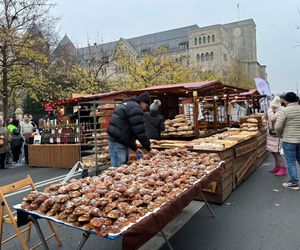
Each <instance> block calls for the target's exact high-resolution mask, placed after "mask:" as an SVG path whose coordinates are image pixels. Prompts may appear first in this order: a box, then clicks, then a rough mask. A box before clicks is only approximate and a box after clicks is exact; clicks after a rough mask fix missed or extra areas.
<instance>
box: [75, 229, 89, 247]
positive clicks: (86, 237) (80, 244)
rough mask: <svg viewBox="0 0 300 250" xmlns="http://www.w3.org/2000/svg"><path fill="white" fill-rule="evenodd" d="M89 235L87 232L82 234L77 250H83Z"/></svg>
mask: <svg viewBox="0 0 300 250" xmlns="http://www.w3.org/2000/svg"><path fill="white" fill-rule="evenodd" d="M90 235H91V234H90V233H87V232H85V233H83V234H82V240H81V241H80V243H79V246H78V248H77V250H81V249H82V248H83V246H84V244H85V242H86V241H87V240H88V238H89V237H90Z"/></svg>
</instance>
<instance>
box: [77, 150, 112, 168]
mask: <svg viewBox="0 0 300 250" xmlns="http://www.w3.org/2000/svg"><path fill="white" fill-rule="evenodd" d="M97 160H98V164H100V165H104V164H108V163H109V160H110V159H109V154H108V153H107V152H103V153H101V154H97ZM81 161H82V163H83V165H84V166H85V167H86V168H94V167H95V166H96V156H95V155H94V154H93V155H88V156H83V157H82V158H81Z"/></svg>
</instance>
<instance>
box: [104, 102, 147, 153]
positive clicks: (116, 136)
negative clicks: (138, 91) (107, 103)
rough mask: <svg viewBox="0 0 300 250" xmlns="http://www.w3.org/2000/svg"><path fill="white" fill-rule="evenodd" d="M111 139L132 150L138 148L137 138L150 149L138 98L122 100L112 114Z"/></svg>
mask: <svg viewBox="0 0 300 250" xmlns="http://www.w3.org/2000/svg"><path fill="white" fill-rule="evenodd" d="M107 132H108V134H109V140H110V141H116V142H118V143H121V144H123V145H126V146H127V147H129V148H131V149H132V150H136V149H137V145H136V142H135V141H136V140H138V141H139V142H140V143H141V144H142V146H143V147H144V148H145V149H146V150H148V151H150V141H149V139H148V137H147V134H146V130H145V119H144V112H143V110H142V108H141V106H140V103H139V101H138V99H137V98H136V97H135V98H133V99H128V100H125V101H124V102H122V103H121V104H120V105H118V107H117V108H116V109H115V111H114V112H113V114H112V117H111V119H110V122H109V126H108V129H107Z"/></svg>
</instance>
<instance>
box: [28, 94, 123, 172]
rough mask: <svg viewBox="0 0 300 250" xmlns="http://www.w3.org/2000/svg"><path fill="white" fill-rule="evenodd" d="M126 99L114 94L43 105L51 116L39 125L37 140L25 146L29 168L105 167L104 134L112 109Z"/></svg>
mask: <svg viewBox="0 0 300 250" xmlns="http://www.w3.org/2000/svg"><path fill="white" fill-rule="evenodd" d="M126 97H128V95H127V94H126V93H124V92H120V91H118V92H111V93H104V94H97V95H84V96H76V97H74V98H69V99H65V100H60V101H53V102H51V103H47V104H45V105H44V106H45V107H46V110H48V112H51V116H50V115H47V117H46V118H45V119H42V120H41V121H40V122H39V128H40V131H41V140H40V141H38V142H36V141H34V140H32V141H33V144H31V145H28V154H29V166H32V167H54V168H72V167H73V166H74V164H75V163H76V162H78V161H83V162H84V164H85V165H86V167H92V168H97V167H98V165H103V164H102V163H106V162H107V159H108V155H107V151H108V148H107V144H108V143H107V134H106V133H105V130H106V128H107V125H108V123H109V120H110V116H111V114H112V111H113V110H114V108H115V105H116V104H117V103H118V102H119V101H120V100H122V99H124V98H126ZM96 152H97V154H96ZM95 155H97V159H95V158H96V157H95ZM98 159H99V162H98ZM100 161H101V164H100Z"/></svg>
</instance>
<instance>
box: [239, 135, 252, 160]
mask: <svg viewBox="0 0 300 250" xmlns="http://www.w3.org/2000/svg"><path fill="white" fill-rule="evenodd" d="M256 148H257V140H256V138H255V137H254V138H251V139H248V140H246V141H244V142H242V143H239V144H238V145H236V146H235V148H234V157H235V158H240V157H241V156H243V155H246V154H247V153H250V152H252V151H254V150H255V149H256Z"/></svg>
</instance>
